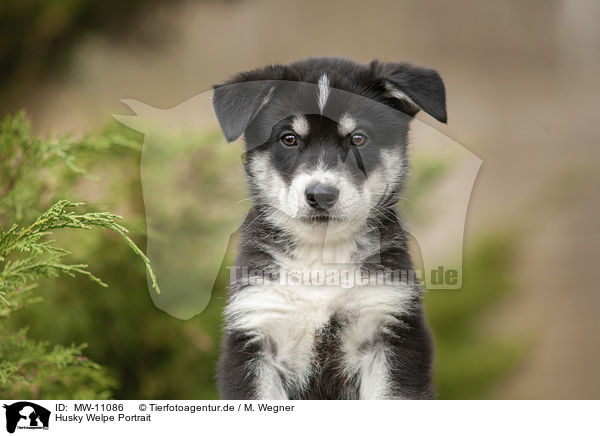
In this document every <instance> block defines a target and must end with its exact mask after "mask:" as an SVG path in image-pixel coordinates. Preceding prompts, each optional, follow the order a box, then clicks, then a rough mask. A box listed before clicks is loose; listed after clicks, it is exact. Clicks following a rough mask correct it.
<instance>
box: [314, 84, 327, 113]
mask: <svg viewBox="0 0 600 436" xmlns="http://www.w3.org/2000/svg"><path fill="white" fill-rule="evenodd" d="M318 87H319V95H318V97H317V102H318V104H319V111H320V112H321V114H322V113H323V109H324V108H325V104H326V103H327V99H328V98H329V77H327V74H323V75H322V76H321V77H320V78H319V82H318Z"/></svg>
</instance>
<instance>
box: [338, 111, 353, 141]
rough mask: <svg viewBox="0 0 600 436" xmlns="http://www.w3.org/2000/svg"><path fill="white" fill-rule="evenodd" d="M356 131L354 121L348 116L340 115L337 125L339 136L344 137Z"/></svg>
mask: <svg viewBox="0 0 600 436" xmlns="http://www.w3.org/2000/svg"><path fill="white" fill-rule="evenodd" d="M354 129H356V120H355V119H354V118H352V117H351V116H350V115H348V114H344V115H342V118H340V121H339V123H338V133H339V134H340V136H346V135H349V134H350V133H352V131H353V130H354Z"/></svg>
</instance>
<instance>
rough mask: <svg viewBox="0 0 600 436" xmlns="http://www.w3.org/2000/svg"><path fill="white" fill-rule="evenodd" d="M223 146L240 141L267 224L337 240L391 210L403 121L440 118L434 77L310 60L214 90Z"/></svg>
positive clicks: (422, 71) (398, 182)
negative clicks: (324, 232)
mask: <svg viewBox="0 0 600 436" xmlns="http://www.w3.org/2000/svg"><path fill="white" fill-rule="evenodd" d="M213 106H214V109H215V113H216V115H217V118H218V120H219V123H220V125H221V128H222V130H223V132H224V134H225V137H226V138H227V140H228V141H233V140H235V139H237V138H238V137H240V136H241V135H242V134H243V135H244V138H245V140H246V161H245V169H246V173H247V175H248V182H249V186H250V190H251V193H252V195H253V198H254V201H255V202H256V203H257V204H258V205H259V206H260V207H261V208H263V209H264V210H265V213H266V215H267V217H268V219H270V220H271V221H273V222H274V223H275V224H279V225H282V226H285V227H287V228H294V229H296V230H298V231H299V232H300V233H304V234H310V233H311V232H315V231H319V230H320V229H322V228H323V227H324V226H326V227H328V230H332V229H337V231H338V232H339V234H340V235H343V234H344V233H345V232H348V231H351V230H352V229H354V228H357V227H358V226H360V224H362V223H364V222H366V220H367V219H368V217H369V216H370V215H372V214H373V213H376V212H377V211H381V210H382V209H383V208H384V207H385V206H389V205H391V204H393V203H394V202H395V201H396V200H397V198H398V194H399V193H400V191H401V189H402V184H403V180H404V175H405V173H406V168H407V165H406V142H407V135H408V125H409V122H410V120H411V119H412V117H413V116H414V115H415V114H416V113H417V112H418V111H419V110H423V111H425V112H427V113H429V114H430V115H432V116H433V117H434V118H435V119H437V120H439V121H441V122H446V103H445V91H444V84H443V82H442V80H441V78H440V76H439V75H438V73H437V72H436V71H434V70H431V69H426V68H421V67H416V66H413V65H411V64H408V63H386V64H382V63H379V62H376V61H373V62H371V63H370V64H369V65H362V64H358V63H355V62H353V61H350V60H347V59H340V58H316V59H315V58H311V59H307V60H303V61H299V62H295V63H292V64H290V65H285V66H283V65H275V66H269V67H266V68H263V69H259V70H254V71H250V72H247V73H242V74H240V75H238V76H236V77H235V78H233V79H232V80H231V81H229V82H227V83H225V84H223V85H218V86H215V89H214V95H213Z"/></svg>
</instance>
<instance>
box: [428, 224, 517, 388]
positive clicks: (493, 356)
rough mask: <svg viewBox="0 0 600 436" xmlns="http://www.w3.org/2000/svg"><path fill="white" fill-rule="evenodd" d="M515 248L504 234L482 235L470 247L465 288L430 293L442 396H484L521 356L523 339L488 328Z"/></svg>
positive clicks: (505, 288)
mask: <svg viewBox="0 0 600 436" xmlns="http://www.w3.org/2000/svg"><path fill="white" fill-rule="evenodd" d="M512 248H513V243H512V240H511V239H510V238H508V237H507V236H506V235H502V234H495V235H486V236H481V237H480V238H479V240H478V241H477V242H476V244H475V245H474V246H473V247H470V249H469V250H467V251H466V257H465V263H464V265H463V268H464V273H463V287H462V288H461V289H460V290H456V291H454V290H441V291H428V292H427V293H426V310H427V318H428V320H429V323H430V325H431V327H432V329H433V332H434V336H435V343H436V364H435V376H436V387H437V393H438V397H439V398H441V399H482V398H486V397H487V396H489V395H490V393H491V392H492V391H493V389H494V388H495V387H496V386H497V385H498V383H499V382H500V381H501V380H502V379H503V378H504V377H506V376H507V375H508V374H510V373H511V372H512V371H513V370H514V369H515V367H516V365H517V364H518V363H519V362H520V360H521V357H522V356H523V352H524V342H523V340H522V339H521V338H514V337H502V336H497V335H494V334H493V333H492V332H491V331H490V330H489V329H485V328H484V326H485V320H486V319H487V318H488V317H489V316H490V314H492V313H493V310H494V308H495V307H497V305H498V304H499V303H500V302H501V301H502V300H503V299H504V298H505V297H507V296H508V295H509V294H510V291H511V289H512V282H511V280H510V279H509V276H508V274H507V272H508V271H510V269H511V264H510V261H511V259H512Z"/></svg>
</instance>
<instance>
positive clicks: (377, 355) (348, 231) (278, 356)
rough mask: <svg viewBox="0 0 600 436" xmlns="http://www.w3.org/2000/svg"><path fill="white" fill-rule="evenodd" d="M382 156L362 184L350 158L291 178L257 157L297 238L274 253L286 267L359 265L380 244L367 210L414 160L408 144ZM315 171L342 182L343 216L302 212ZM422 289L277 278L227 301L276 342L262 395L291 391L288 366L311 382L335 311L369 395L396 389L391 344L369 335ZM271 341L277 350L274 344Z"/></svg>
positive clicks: (278, 210)
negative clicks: (314, 219) (407, 158)
mask: <svg viewBox="0 0 600 436" xmlns="http://www.w3.org/2000/svg"><path fill="white" fill-rule="evenodd" d="M323 77H325V79H324V80H323V81H321V80H320V81H319V84H320V91H319V98H321V97H322V96H323V95H325V99H324V102H326V92H325V91H324V92H321V82H323V83H324V82H326V76H323ZM323 88H326V87H325V86H323ZM327 89H328V88H327ZM327 92H328V91H327ZM296 127H298V126H296ZM346 127H348V124H346ZM381 157H382V167H381V168H380V169H378V170H377V171H375V172H374V173H373V174H369V177H368V178H367V179H366V180H365V181H364V183H363V184H362V187H360V188H358V187H357V185H355V184H354V183H353V182H352V181H351V180H350V178H349V176H348V174H346V173H345V171H344V165H343V163H341V162H340V164H339V165H338V166H337V167H336V168H324V167H323V165H317V167H316V168H312V169H310V170H309V169H306V168H299V169H298V170H297V174H296V175H294V177H293V178H292V181H291V183H290V184H289V186H288V184H287V183H286V182H285V181H284V180H283V179H282V178H281V176H280V175H279V174H278V172H277V170H276V169H275V168H273V166H272V165H271V164H270V162H269V156H268V154H266V153H265V154H255V155H254V156H253V157H252V161H251V162H250V168H251V172H252V174H253V177H252V178H251V181H252V183H253V184H254V186H255V188H257V189H258V191H259V195H260V196H262V197H263V198H262V200H263V201H264V203H265V204H270V205H272V206H273V210H272V212H271V213H270V215H269V216H268V217H267V219H269V220H271V221H273V222H275V223H276V224H277V225H278V226H280V227H281V228H283V229H286V230H287V231H288V232H289V233H290V235H291V236H292V237H293V239H294V241H295V245H294V248H293V251H292V252H291V253H288V254H286V255H282V254H281V253H271V254H272V255H273V258H274V262H275V263H276V266H277V267H278V268H279V271H280V277H283V276H285V275H286V274H288V273H290V272H291V271H299V272H303V271H311V272H317V273H319V272H321V273H323V274H326V272H328V271H332V270H333V271H338V272H339V273H340V274H341V273H342V272H347V271H354V272H355V271H356V270H357V269H358V268H359V266H360V263H361V256H364V254H365V253H376V252H378V244H379V238H372V239H371V240H368V239H367V238H366V236H364V235H365V234H366V232H365V230H366V229H365V225H366V218H367V216H368V214H369V212H370V210H371V209H372V208H373V207H374V206H375V205H376V204H377V203H378V202H379V200H380V199H381V196H382V194H383V193H384V192H385V190H386V188H387V185H388V183H394V182H395V180H396V179H395V177H396V176H395V175H396V174H399V173H401V172H402V171H403V170H402V171H400V170H399V169H400V168H403V165H404V160H403V158H402V156H401V154H400V153H399V152H393V151H382V156H381ZM314 181H318V182H322V183H331V184H333V185H335V186H336V187H337V188H338V189H339V191H340V196H339V200H338V202H337V203H336V205H335V206H334V208H332V209H331V210H330V213H331V216H340V217H343V220H341V221H330V222H329V223H328V224H326V225H315V224H314V223H310V222H305V221H303V220H301V219H299V218H301V217H302V216H303V215H304V214H306V213H307V212H308V211H309V210H310V206H309V205H308V204H307V203H306V201H305V196H304V191H305V189H306V186H308V184H310V183H313V182H314ZM359 247H360V250H361V252H360V253H359V252H358V250H359ZM414 292H415V291H414V289H413V288H411V287H408V286H401V285H395V286H392V285H381V284H380V285H366V284H362V283H359V284H354V285H352V286H349V287H343V286H339V285H329V284H328V283H305V282H301V283H300V284H295V285H292V284H289V282H282V281H281V280H279V281H271V282H266V283H264V284H262V285H260V286H258V285H251V286H249V287H246V288H244V289H243V291H241V292H239V293H236V294H234V295H233V296H232V298H231V300H230V302H229V304H228V306H227V309H226V317H227V325H228V327H229V328H232V329H242V330H246V331H249V332H251V333H252V334H253V335H254V340H256V341H260V342H262V343H263V345H264V349H265V350H267V351H266V352H265V353H263V354H262V355H261V356H260V357H259V358H258V359H256V360H254V361H253V362H252V365H253V370H254V373H255V375H256V377H257V380H258V390H259V398H265V399H267V398H273V399H280V398H285V389H284V386H283V383H282V380H281V378H280V377H279V374H283V375H284V377H285V380H286V382H287V383H290V384H292V385H294V386H296V387H297V388H298V389H302V388H303V387H306V383H307V382H308V380H309V379H310V376H311V370H312V367H311V360H312V359H313V357H314V356H313V346H314V340H315V336H316V334H317V333H318V332H319V331H320V330H321V329H322V328H323V327H324V326H325V325H326V324H327V323H328V322H329V320H330V319H331V316H332V315H334V314H341V315H343V316H344V317H345V319H347V321H348V324H347V325H346V324H345V327H344V329H343V331H342V332H341V335H342V344H343V345H342V353H343V358H344V360H345V362H344V365H343V367H344V368H345V370H346V371H347V373H348V374H347V376H348V377H353V376H355V375H357V376H358V378H359V380H360V397H361V398H365V399H373V398H387V397H389V395H390V392H389V379H388V362H387V356H386V354H385V350H384V349H383V348H382V347H380V346H379V347H378V346H376V345H373V346H371V347H365V346H364V345H365V344H369V343H370V342H371V341H372V340H373V339H374V338H375V337H376V336H377V335H378V334H379V333H380V332H381V331H382V329H385V328H386V326H388V325H390V324H391V323H395V322H397V321H396V318H395V317H393V316H392V315H393V314H398V313H403V312H405V311H406V310H408V309H409V308H410V307H409V304H410V300H411V298H412V297H413V295H414ZM271 349H272V350H275V354H272V353H270V352H269V351H268V350H271Z"/></svg>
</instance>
